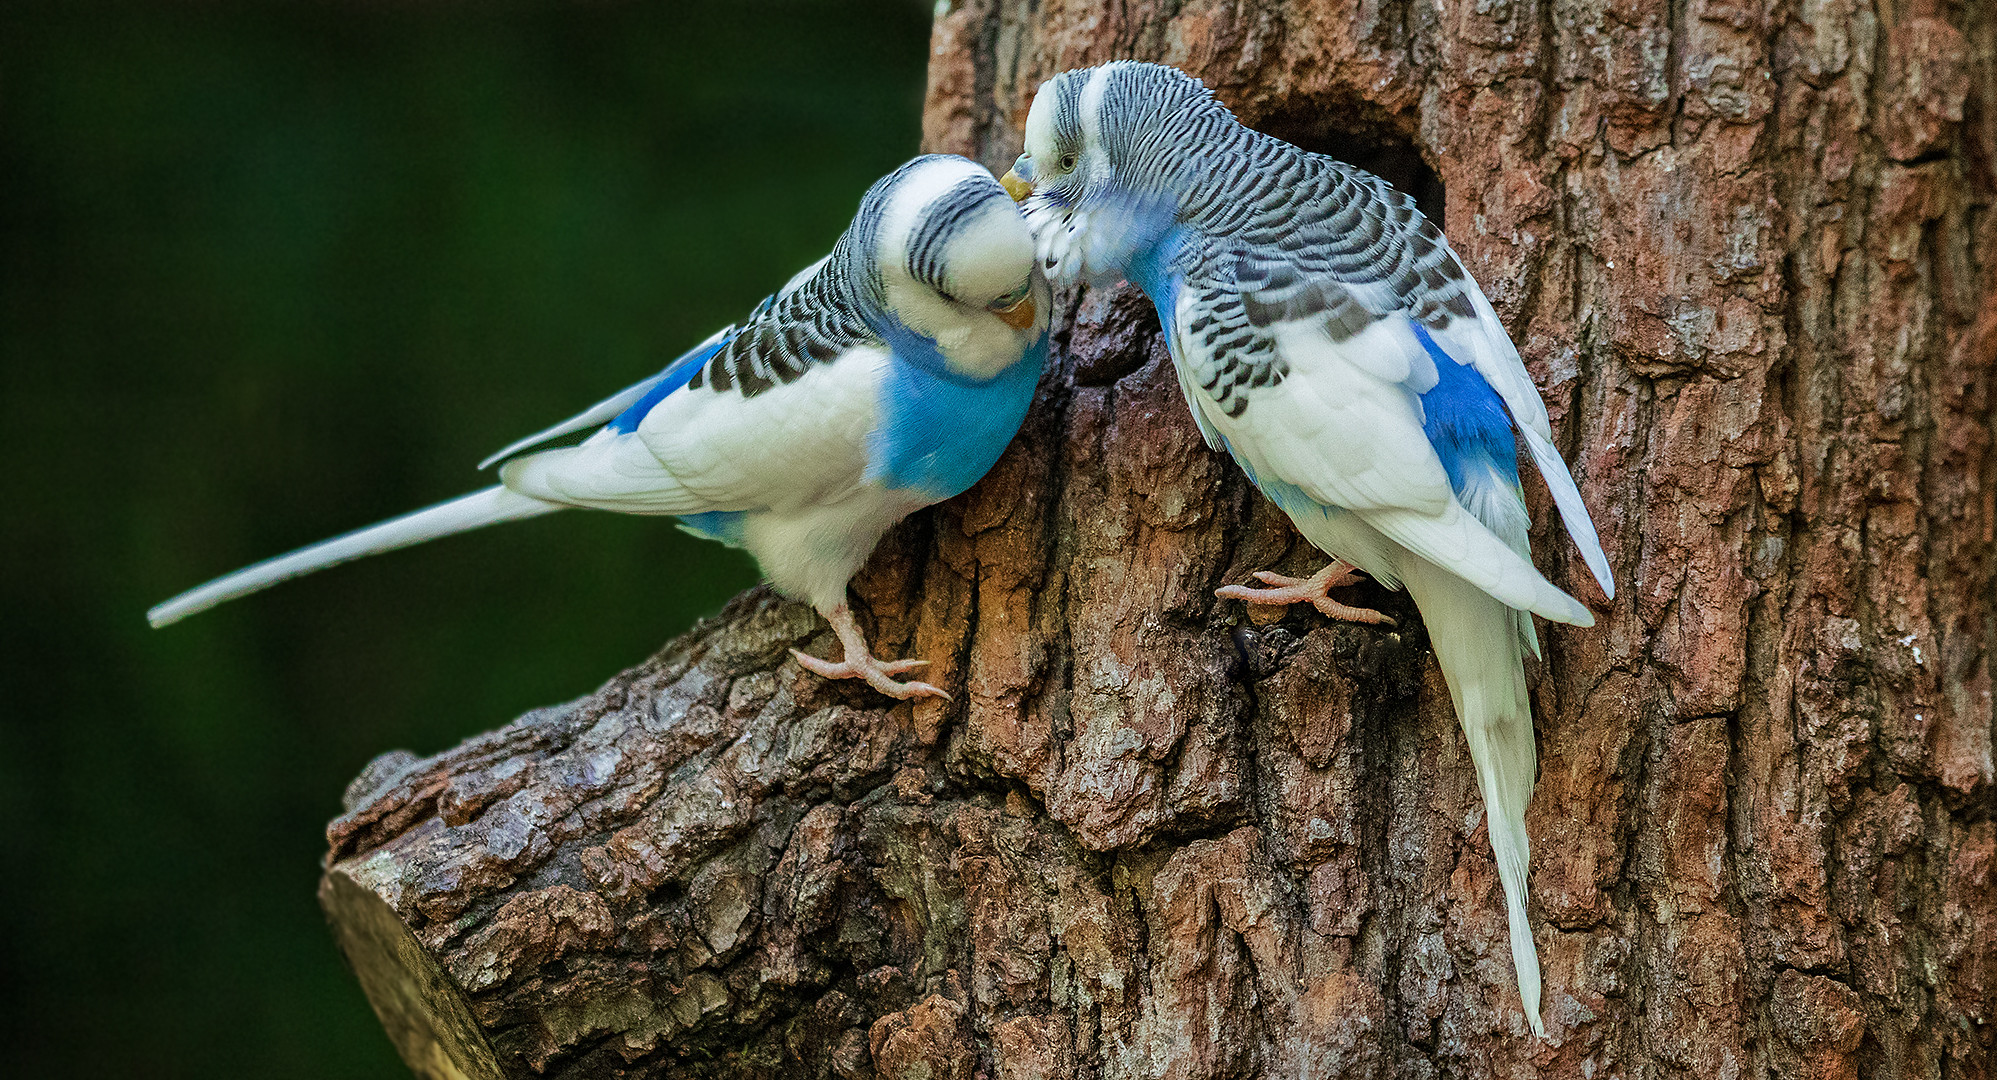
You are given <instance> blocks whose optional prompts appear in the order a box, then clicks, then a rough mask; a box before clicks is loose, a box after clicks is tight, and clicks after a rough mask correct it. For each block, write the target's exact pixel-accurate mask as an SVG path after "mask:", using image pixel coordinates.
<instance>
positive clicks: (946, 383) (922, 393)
mask: <svg viewBox="0 0 1997 1080" xmlns="http://www.w3.org/2000/svg"><path fill="white" fill-rule="evenodd" d="M884 336H886V337H887V338H888V341H889V343H890V345H891V347H892V349H893V356H892V358H891V359H890V360H889V361H888V369H887V371H886V372H885V373H884V374H883V376H882V379H881V390H880V409H881V414H880V420H879V422H878V423H877V424H876V425H875V427H874V431H873V434H872V436H870V438H869V439H868V445H867V462H868V464H867V473H868V478H869V479H871V480H873V481H874V482H876V483H878V484H880V485H882V486H883V487H886V488H889V489H892V490H909V489H913V490H915V491H919V492H921V493H923V494H924V495H926V496H928V497H930V498H932V499H935V500H937V501H941V500H943V499H947V498H950V497H951V496H953V495H956V494H958V493H959V492H962V491H964V490H965V489H967V488H969V487H970V486H971V485H972V484H975V483H977V482H978V478H979V477H982V476H983V475H985V473H986V472H988V471H989V470H990V469H991V467H992V465H993V463H995V462H997V461H998V459H999V455H1000V454H1002V453H1004V452H1005V448H1006V445H1007V444H1008V443H1010V442H1012V437H1013V435H1014V434H1015V433H1017V432H1018V431H1019V424H1020V421H1022V420H1024V419H1025V418H1026V407H1027V406H1028V405H1030V404H1032V403H1033V388H1034V387H1035V386H1036V385H1038V384H1039V382H1040V369H1041V367H1042V366H1043V365H1044V364H1045V362H1046V359H1047V338H1046V337H1045V335H1043V336H1042V337H1041V338H1040V340H1039V341H1037V342H1035V343H1034V345H1033V347H1032V348H1030V349H1028V350H1027V351H1026V354H1025V355H1024V356H1022V357H1020V359H1019V361H1018V362H1017V363H1015V364H1013V365H1012V366H1011V367H1009V368H1006V369H1005V370H1004V371H1002V372H1000V373H999V374H998V376H997V377H995V378H993V379H992V380H990V381H989V382H982V383H980V382H972V381H969V380H966V379H963V378H960V377H957V376H955V375H953V374H951V372H950V370H949V369H948V368H947V367H946V366H944V363H943V358H942V356H941V355H940V354H938V352H937V350H936V344H935V342H933V341H930V340H929V339H927V338H923V337H921V336H920V335H917V334H914V333H911V332H909V331H907V330H906V329H901V330H899V332H896V333H890V334H888V335H884Z"/></svg>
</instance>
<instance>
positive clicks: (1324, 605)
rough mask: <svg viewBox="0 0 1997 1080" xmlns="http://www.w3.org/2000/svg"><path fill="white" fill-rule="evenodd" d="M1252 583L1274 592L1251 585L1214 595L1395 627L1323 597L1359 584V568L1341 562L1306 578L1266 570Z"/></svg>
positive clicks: (1379, 616)
mask: <svg viewBox="0 0 1997 1080" xmlns="http://www.w3.org/2000/svg"><path fill="white" fill-rule="evenodd" d="M1255 579H1256V580H1257V581H1260V582H1262V583H1264V584H1266V585H1273V586H1275V588H1271V589H1258V588H1255V587H1254V586H1252V585H1224V586H1222V587H1220V588H1218V589H1215V590H1214V591H1213V594H1214V595H1215V596H1218V597H1220V598H1221V599H1222V600H1245V601H1247V602H1248V603H1251V604H1268V605H1281V604H1299V603H1303V604H1309V605H1310V606H1312V607H1314V608H1316V609H1318V610H1319V611H1321V612H1323V613H1324V614H1325V616H1326V617H1328V618H1333V619H1339V620H1342V621H1344V622H1356V623H1375V624H1378V625H1381V626H1393V625H1394V620H1393V619H1392V617H1390V616H1387V615H1383V614H1381V613H1380V612H1377V611H1374V610H1373V609H1371V608H1362V607H1352V606H1351V605H1349V604H1341V603H1339V602H1338V601H1336V600H1333V599H1332V598H1331V597H1329V596H1327V595H1325V594H1326V592H1328V591H1329V590H1331V589H1336V588H1338V587H1339V586H1341V585H1351V584H1353V583H1354V582H1356V581H1358V580H1359V570H1358V568H1357V567H1355V566H1353V565H1352V564H1351V563H1349V562H1346V561H1345V560H1344V559H1333V560H1332V561H1331V564H1330V565H1329V566H1326V567H1325V568H1324V569H1322V570H1319V571H1318V572H1317V573H1315V574H1312V575H1311V576H1310V577H1307V578H1293V577H1284V576H1283V575H1282V574H1277V573H1273V572H1271V571H1268V570H1257V571H1255Z"/></svg>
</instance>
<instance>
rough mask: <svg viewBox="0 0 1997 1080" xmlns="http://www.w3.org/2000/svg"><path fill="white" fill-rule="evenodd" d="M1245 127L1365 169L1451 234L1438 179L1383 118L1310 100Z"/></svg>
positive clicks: (1411, 142)
mask: <svg viewBox="0 0 1997 1080" xmlns="http://www.w3.org/2000/svg"><path fill="white" fill-rule="evenodd" d="M1248 126H1249V127H1252V128H1254V129H1255V130H1257V131H1261V132H1265V133H1267V134H1270V135H1274V136H1275V137H1277V138H1279V139H1281V140H1283V141H1284V142H1287V143H1292V144H1295V145H1297V146H1301V147H1303V148H1304V149H1306V150H1309V151H1310V152H1312V153H1314V154H1324V155H1326V156H1328V157H1335V158H1337V159H1338V160H1340V161H1343V162H1345V163H1347V164H1349V165H1357V166H1359V167H1360V168H1362V169H1365V170H1366V171H1367V172H1370V173H1372V174H1373V175H1375V176H1378V177H1379V178H1380V179H1382V180H1385V181H1386V182H1387V183H1389V184H1392V185H1394V187H1395V188H1396V189H1398V190H1400V191H1404V192H1406V193H1407V194H1409V195H1412V196H1414V197H1415V206H1416V208H1418V209H1419V210H1421V212H1422V215H1423V216H1424V217H1427V218H1428V219H1429V220H1430V221H1433V222H1435V224H1436V227H1437V228H1440V229H1441V230H1442V231H1443V232H1444V233H1447V232H1448V231H1449V223H1448V222H1447V221H1445V220H1444V219H1443V216H1442V209H1443V203H1444V200H1443V190H1442V178H1441V177H1440V176H1437V175H1436V174H1435V170H1434V169H1431V168H1429V166H1428V162H1427V160H1425V159H1424V158H1423V157H1422V154H1421V150H1420V149H1419V148H1417V147H1416V146H1415V144H1414V140H1413V139H1411V138H1409V137H1408V136H1407V135H1405V134H1403V133H1402V132H1401V131H1400V130H1399V129H1398V128H1396V127H1395V126H1393V124H1392V123H1391V122H1390V121H1388V120H1387V119H1386V118H1384V117H1372V116H1368V115H1366V110H1364V109H1355V108H1353V107H1351V106H1350V105H1349V104H1346V103H1327V102H1316V101H1312V102H1304V103H1301V104H1292V105H1288V106H1278V107H1277V108H1276V109H1275V110H1273V111H1272V112H1270V113H1269V115H1267V116H1265V117H1263V118H1261V119H1259V120H1256V121H1254V122H1252V123H1250V124H1249V125H1248Z"/></svg>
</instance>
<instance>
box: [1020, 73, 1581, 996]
mask: <svg viewBox="0 0 1997 1080" xmlns="http://www.w3.org/2000/svg"><path fill="white" fill-rule="evenodd" d="M1025 149H1026V152H1025V153H1024V154H1023V155H1021V156H1020V158H1019V162H1018V164H1017V165H1015V166H1014V168H1013V171H1012V172H1010V173H1008V174H1007V175H1006V177H1005V178H1004V183H1005V184H1006V188H1007V190H1008V191H1011V192H1012V194H1013V196H1014V197H1015V198H1018V199H1021V200H1022V201H1023V204H1024V207H1025V210H1026V214H1027V220H1028V221H1029V222H1030V223H1031V224H1032V226H1033V229H1034V233H1035V236H1036V239H1037V242H1038V251H1039V255H1040V257H1041V259H1042V261H1043V265H1044V266H1045V268H1046V269H1047V270H1048V272H1049V274H1050V275H1051V276H1053V277H1054V278H1055V279H1056V280H1057V281H1058V280H1064V279H1073V278H1082V279H1085V280H1096V281H1102V280H1113V279H1115V278H1118V277H1123V278H1128V279H1129V280H1130V281H1132V282H1134V283H1136V284H1137V286H1138V287H1139V288H1141V289H1143V290H1144V292H1145V293H1146V294H1147V295H1148V296H1149V297H1150V298H1151V302H1152V303H1153V304H1154V305H1155V306H1156V307H1157V309H1158V316H1159V320H1160V322H1161V323H1162V324H1163V325H1164V327H1165V333H1166V340H1167V342H1168V344H1169V347H1170V352H1171V356H1172V360H1173V364H1174V366H1175V367H1176V368H1177V371H1178V377H1179V386H1180V389H1181V390H1183V391H1184V393H1185V397H1186V401H1187V403H1188V404H1189V405H1190V406H1191V407H1192V412H1193V417H1194V419H1195V420H1196V421H1197V422H1198V424H1199V429H1200V431H1201V433H1202V434H1203V435H1204V436H1205V437H1206V440H1207V443H1208V444H1209V445H1211V446H1214V447H1226V448H1227V450H1228V452H1229V453H1231V454H1232V455H1233V456H1234V459H1235V460H1236V461H1237V462H1239V463H1240V464H1241V466H1242V468H1243V469H1244V470H1246V471H1247V473H1248V475H1249V478H1250V479H1252V480H1253V481H1254V482H1255V484H1256V485H1257V486H1258V487H1260V488H1261V490H1262V491H1263V492H1264V493H1265V494H1266V495H1268V496H1269V498H1270V499H1272V500H1273V501H1274V502H1275V503H1276V505H1277V506H1279V507H1281V508H1282V510H1283V511H1284V513H1286V514H1288V515H1289V517H1290V520H1291V521H1293V522H1295V523H1296V526H1297V529H1298V531H1299V532H1301V533H1302V534H1303V535H1304V536H1305V538H1307V539H1309V540H1310V541H1311V543H1313V544H1315V545H1317V546H1318V547H1319V548H1322V549H1323V550H1324V551H1326V552H1327V553H1329V554H1331V555H1332V556H1334V561H1333V562H1332V564H1331V565H1330V566H1328V567H1326V568H1325V570H1324V571H1323V572H1321V573H1318V574H1316V575H1314V576H1312V577H1310V578H1304V579H1298V578H1285V577H1279V576H1277V575H1274V574H1270V573H1267V572H1263V573H1258V574H1257V575H1256V576H1257V577H1258V578H1260V579H1261V580H1262V581H1263V582H1264V583H1266V584H1268V585H1271V586H1274V587H1272V588H1263V589H1257V588H1250V587H1244V586H1233V587H1229V588H1224V589H1221V590H1220V595H1221V596H1224V597H1233V598H1238V599H1243V600H1247V601H1250V602H1253V603H1262V604H1287V603H1294V602H1300V601H1301V602H1310V603H1312V604H1315V605H1316V606H1317V607H1318V608H1319V610H1321V611H1324V612H1325V613H1326V614H1327V615H1330V616H1332V617H1334V618H1343V619H1352V620H1356V621H1362V622H1385V621H1388V620H1387V619H1386V618H1385V616H1382V615H1379V614H1378V613H1376V612H1371V611H1363V610H1360V609H1356V608H1350V607H1346V606H1345V605H1342V604H1339V603H1337V602H1336V601H1333V600H1331V599H1330V598H1329V597H1328V596H1326V590H1327V589H1328V588H1331V587H1333V586H1336V585H1339V584H1341V583H1343V582H1344V581H1345V580H1347V576H1348V575H1349V574H1350V573H1351V571H1352V570H1353V568H1355V567H1356V568H1358V569H1360V570H1364V571H1365V572H1366V573H1368V574H1370V575H1372V576H1373V577H1374V578H1375V579H1376V580H1378V581H1380V582H1381V583H1382V584H1384V585H1387V586H1388V587H1390V588H1391V587H1395V586H1397V585H1405V586H1406V587H1407V590H1408V592H1409V594H1410V595H1411V596H1412V597H1413V598H1414V601H1415V605H1416V606H1417V607H1418V608H1419V609H1420V610H1421V613H1422V618H1423V620H1424V621H1425V622H1426V623H1427V625H1428V631H1429V639H1430V641H1431V642H1433V644H1434V646H1435V655H1436V660H1437V661H1438V662H1439V663H1440V664H1441V667H1442V673H1443V677H1444V679H1445V680H1447V682H1448V684H1449V689H1450V695H1451V697H1452V699H1453V701H1454V703H1455V706H1456V714H1457V717H1458V718H1459V719H1460V720H1461V722H1462V724H1463V732H1464V735H1465V736H1466V738H1467V740H1468V744H1469V750H1470V757H1471V760H1472V761H1473V762H1474V763H1475V765H1476V769H1477V782H1478V787H1479V789H1480V790H1481V791H1482V793H1483V797H1484V803H1485V807H1486V809H1487V818H1488V820H1489V823H1490V836H1491V848H1492V852H1493V854H1494V855H1495V856H1496V861H1497V867H1498V874H1499V877H1500V878H1501V880H1502V882H1503V885H1504V890H1505V900H1506V905H1507V908H1508V911H1509V917H1510V925H1511V947H1512V960H1513V963H1514V967H1515V970H1516V971H1517V973H1518V984H1519V994H1520V997H1521V998H1522V1000H1523V1002H1524V1005H1525V1013H1526V1017H1527V1019H1528V1021H1529V1022H1530V1024H1531V1026H1532V1030H1533V1031H1534V1032H1537V1033H1540V1034H1544V1030H1545V1029H1544V1027H1543V1026H1542V1024H1541V1021H1540V1015H1539V1012H1540V1009H1539V998H1540V977H1539V960H1538V956H1537V953H1536V952H1535V950H1534V947H1533V940H1532V928H1531V925H1530V923H1528V922H1527V918H1526V869H1527V865H1528V863H1529V861H1530V859H1529V849H1528V846H1527V839H1526V831H1525V809H1526V801H1527V799H1528V798H1529V797H1530V795H1531V793H1532V785H1533V773H1534V750H1533V731H1532V714H1531V706H1530V704H1529V702H1528V699H1527V694H1526V682H1525V669H1524V654H1525V652H1526V651H1527V650H1530V651H1532V652H1533V653H1534V655H1537V654H1538V651H1539V642H1538V639H1537V637H1536V636H1535V634H1534V630H1533V625H1532V614H1538V615H1541V616H1543V617H1545V618H1548V619H1552V620H1554V621H1556V622H1564V623H1572V624H1575V625H1577V626H1589V625H1592V624H1593V623H1594V618H1593V616H1592V615H1590V614H1589V612H1588V609H1587V608H1585V607H1583V606H1582V605H1581V604H1580V603H1579V602H1578V601H1576V600H1575V599H1574V598H1573V597H1571V596H1568V595H1567V594H1566V593H1564V592H1562V591H1561V590H1559V589H1558V588H1555V587H1554V586H1553V585H1552V584H1551V583H1549V582H1548V581H1547V580H1546V579H1545V578H1544V577H1542V576H1540V573H1539V571H1537V570H1536V569H1534V568H1533V565H1532V561H1531V552H1530V550H1529V548H1528V545H1527V537H1526V530H1527V526H1528V524H1529V521H1528V518H1527V514H1526V507H1525V502H1524V499H1523V497H1522V495H1521V493H1520V488H1519V476H1518V463H1517V454H1518V449H1517V442H1516V439H1515V436H1516V437H1517V438H1523V439H1524V441H1525V445H1526V449H1527V450H1528V452H1529V453H1530V454H1531V456H1532V460H1533V463H1534V464H1535V465H1536V466H1537V467H1538V468H1539V471H1540V474H1541V475H1542V476H1544V477H1545V478H1546V484H1547V487H1548V488H1549V489H1550V490H1551V491H1552V493H1553V499H1554V503H1555V505H1556V506H1558V507H1559V509H1560V514H1561V517H1562V519H1563V520H1564V521H1565V522H1566V524H1567V531H1568V534H1569V535H1570V536H1572V537H1573V538H1574V542H1575V543H1576V544H1577V545H1578V546H1579V547H1580V549H1581V553H1582V556H1583V557H1584V558H1585V559H1586V560H1587V563H1588V567H1589V569H1590V570H1592V571H1593V572H1594V575H1595V578H1596V580H1597V581H1599V582H1600V583H1601V586H1602V589H1603V591H1604V592H1607V593H1609V594H1610V595H1614V584H1613V582H1612V581H1611V579H1610V576H1609V567H1608V560H1607V558H1606V557H1605V556H1604V555H1603V553H1602V548H1601V544H1600V542H1599V541H1598V540H1597V539H1596V535H1595V528H1594V525H1593V524H1592V522H1590V520H1589V518H1588V511H1587V508H1586V507H1585V506H1584V505H1583V504H1582V501H1581V494H1580V492H1579V491H1578V490H1577V489H1576V488H1575V486H1574V481H1573V478H1572V477H1570V476H1569V475H1568V472H1567V466H1566V465H1565V463H1563V462H1562V461H1561V458H1560V454H1559V452H1558V451H1557V450H1555V449H1554V446H1553V443H1552V432H1551V429H1550V427H1549V425H1548V423H1547V416H1546V407H1545V405H1544V404H1543V403H1542V402H1541V401H1540V399H1539V395H1538V392H1537V390H1536V389H1535V388H1534V387H1533V384H1532V380H1531V378H1530V377H1529V376H1528V375H1527V374H1526V370H1525V367H1524V365H1523V364H1522V363H1521V362H1520V360H1519V354H1518V350H1517V349H1516V348H1514V347H1513V345H1512V342H1511V339H1510V338H1509V337H1508V336H1507V335H1506V333H1505V329H1504V326H1503V325H1502V324H1500V323H1499V321H1498V317H1497V315H1496V314H1495V313H1494V312H1493V311H1492V310H1491V305H1490V302H1489V301H1488V300H1486V299H1485V298H1484V294H1483V291H1482V290H1480V289H1479V288H1478V287H1477V284H1476V282H1474V281H1472V280H1471V279H1470V276H1469V275H1468V274H1467V273H1465V272H1464V269H1463V266H1462V264H1461V263H1460V262H1458V261H1457V258H1456V255H1455V253H1454V252H1452V251H1451V250H1450V247H1449V243H1448V241H1446V240H1444V239H1443V236H1442V233H1441V232H1440V231H1439V230H1438V229H1437V228H1436V227H1435V225H1434V223H1432V222H1430V221H1429V220H1428V219H1426V218H1424V217H1423V216H1422V215H1421V213H1420V212H1419V211H1418V210H1416V209H1415V204H1414V200H1412V199H1410V198H1409V197H1408V196H1406V195H1404V194H1402V193H1400V192H1398V191H1395V190H1394V189H1393V188H1392V187H1390V186H1388V185H1387V184H1386V182H1384V181H1382V180H1380V179H1379V178H1378V177H1376V176H1373V175H1372V174H1370V173H1367V172H1365V171H1364V170H1361V169H1358V168H1354V167H1353V166H1351V165H1347V164H1345V163H1343V162H1340V161H1336V160H1333V159H1332V158H1328V157H1325V156H1322V155H1319V154H1312V153H1308V152H1306V151H1304V150H1300V149H1298V148H1297V147H1295V146H1292V145H1290V144H1288V143H1285V142H1282V141H1281V140H1278V139H1275V138H1271V137H1270V136H1267V135H1263V134H1260V133H1258V132H1255V131H1251V130H1249V129H1248V128H1246V127H1243V126H1242V125H1241V124H1240V122H1238V121H1237V120H1236V119H1235V118H1234V115H1233V114H1232V113H1230V112H1229V111H1228V110H1227V108H1226V107H1225V106H1223V105H1221V104H1220V103H1219V102H1218V101H1216V100H1214V97H1213V95H1212V94H1211V93H1210V92H1209V91H1208V90H1207V88H1206V87H1205V86H1203V85H1201V83H1200V82H1199V81H1198V80H1196V79H1194V78H1192V77H1191V76H1188V75H1186V74H1184V73H1182V72H1178V71H1175V70H1173V69H1171V68H1167V67H1160V66H1158V65H1155V64H1143V63H1134V62H1129V61H1119V62H1116V63H1111V64H1106V65H1104V66H1102V67H1097V68H1090V69H1086V70H1081V71H1070V72H1067V73H1065V74H1062V75H1059V76H1056V77H1055V78H1053V79H1051V80H1049V81H1048V82H1047V83H1046V84H1044V85H1043V86H1041V88H1040V91H1039V93H1038V95H1037V96H1036V97H1035V99H1034V102H1033V106H1032V108H1031V110H1030V111H1029V112H1028V115H1027V120H1026V147H1025ZM1529 613H1530V614H1529Z"/></svg>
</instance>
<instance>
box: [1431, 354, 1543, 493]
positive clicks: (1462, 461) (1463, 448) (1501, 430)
mask: <svg viewBox="0 0 1997 1080" xmlns="http://www.w3.org/2000/svg"><path fill="white" fill-rule="evenodd" d="M1412 325H1413V326H1414V330H1415V337H1416V338H1418V339H1420V341H1421V346H1422V348H1424V349H1427V350H1428V355H1429V356H1430V357H1431V358H1432V359H1434V360H1435V374H1436V382H1435V385H1434V386H1433V387H1431V388H1430V389H1429V391H1428V393H1425V394H1423V395H1421V407H1422V417H1423V419H1422V433H1423V434H1425V435H1427V436H1428V441H1429V443H1430V444H1431V445H1433V446H1434V447H1435V453H1436V456H1438V457H1440V458H1441V459H1442V467H1443V469H1444V470H1445V471H1447V472H1448V473H1449V486H1450V487H1451V488H1453V489H1455V490H1456V491H1457V492H1459V493H1460V492H1462V491H1463V486H1464V484H1465V482H1466V481H1468V480H1471V479H1481V477H1472V475H1471V470H1472V469H1473V468H1477V469H1483V468H1495V469H1497V470H1498V475H1500V476H1502V477H1504V478H1505V479H1506V480H1507V481H1508V482H1510V483H1511V484H1512V486H1514V487H1516V486H1518V482H1519V449H1518V437H1517V436H1516V435H1514V434H1513V433H1512V414H1511V413H1510V412H1508V411H1507V410H1506V409H1505V402H1504V400H1503V399H1502V398H1500V397H1498V392H1497V391H1495V390H1493V389H1491V384H1490V383H1487V382H1485V381H1484V377H1483V376H1482V375H1479V374H1477V369H1475V368H1473V367H1471V366H1470V365H1468V364H1461V363H1458V362H1457V361H1456V360H1455V359H1454V358H1453V357H1451V356H1450V355H1449V354H1448V353H1446V352H1444V351H1442V346H1440V345H1438V344H1436V342H1435V339H1434V338H1432V337H1430V336H1429V333H1428V330H1427V328H1425V327H1423V326H1422V324H1420V323H1418V322H1417V323H1413V324H1412Z"/></svg>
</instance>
